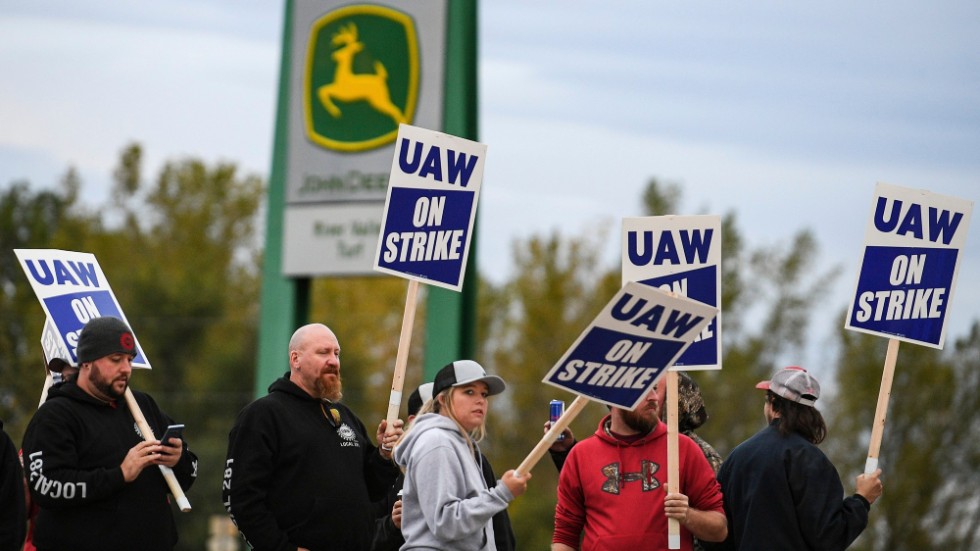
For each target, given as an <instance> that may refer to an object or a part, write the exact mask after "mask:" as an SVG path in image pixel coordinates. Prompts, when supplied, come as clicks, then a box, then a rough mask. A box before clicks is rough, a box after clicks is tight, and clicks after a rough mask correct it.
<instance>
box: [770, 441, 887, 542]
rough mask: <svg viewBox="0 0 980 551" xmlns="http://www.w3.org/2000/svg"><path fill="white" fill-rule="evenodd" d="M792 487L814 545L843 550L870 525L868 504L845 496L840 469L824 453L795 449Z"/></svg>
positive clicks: (799, 514)
mask: <svg viewBox="0 0 980 551" xmlns="http://www.w3.org/2000/svg"><path fill="white" fill-rule="evenodd" d="M790 462H791V466H790V469H791V470H792V471H794V472H792V473H791V475H790V477H789V480H790V481H791V491H792V492H793V496H794V500H795V501H796V509H797V518H799V519H800V529H801V531H802V533H803V537H804V539H805V540H806V542H807V543H808V544H809V545H810V547H811V548H812V549H819V550H825V551H843V550H844V549H847V547H848V546H849V545H851V543H853V542H854V540H855V539H857V537H858V536H859V535H860V534H861V532H862V531H864V529H865V527H867V525H868V508H867V507H865V503H864V502H863V500H861V499H859V498H856V497H854V496H851V497H848V498H846V499H844V487H843V485H842V484H841V481H840V475H838V474H837V469H836V468H834V466H833V464H832V463H831V462H830V460H829V459H827V457H826V456H824V455H823V454H822V453H820V452H817V453H812V452H807V451H799V450H798V451H796V452H794V453H793V454H792V455H791V458H790Z"/></svg>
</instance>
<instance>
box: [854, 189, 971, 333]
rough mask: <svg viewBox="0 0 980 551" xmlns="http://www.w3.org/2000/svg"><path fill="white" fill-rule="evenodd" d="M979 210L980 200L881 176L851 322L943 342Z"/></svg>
mask: <svg viewBox="0 0 980 551" xmlns="http://www.w3.org/2000/svg"><path fill="white" fill-rule="evenodd" d="M972 212H973V201H967V200H964V199H958V198H956V197H949V196H945V195H938V194H935V193H930V192H928V191H925V190H916V189H909V188H904V187H899V186H894V185H890V184H881V183H879V184H878V185H877V186H876V187H875V196H874V201H873V203H872V208H871V218H870V220H869V221H868V226H867V230H866V231H865V237H864V258H863V260H862V262H861V269H860V272H859V274H858V278H857V285H856V289H855V292H854V299H853V300H852V301H851V304H850V305H849V306H848V309H847V320H846V323H845V327H846V328H847V329H852V330H854V331H861V332H864V333H871V334H876V335H881V336H884V337H888V338H894V339H899V340H903V341H907V342H911V343H916V344H922V345H925V346H930V347H933V348H942V347H943V343H944V341H945V339H946V318H947V314H948V313H949V303H950V301H952V299H953V289H954V287H955V286H956V274H957V271H958V269H959V260H960V251H961V249H962V248H963V245H964V244H965V242H966V234H967V230H968V228H969V226H970V215H971V213H972Z"/></svg>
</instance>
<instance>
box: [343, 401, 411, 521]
mask: <svg viewBox="0 0 980 551" xmlns="http://www.w3.org/2000/svg"><path fill="white" fill-rule="evenodd" d="M347 412H348V413H349V415H350V418H351V419H352V420H353V422H354V424H355V428H354V430H357V431H360V433H361V434H362V435H363V437H364V441H365V442H364V444H365V445H364V446H363V449H364V483H365V484H366V485H367V490H368V498H369V499H370V500H371V501H378V500H380V499H383V498H384V497H385V495H386V494H387V492H388V489H389V488H391V486H392V484H394V483H395V479H396V478H398V474H399V472H400V471H399V470H398V467H397V466H396V465H395V463H394V461H392V460H390V459H385V458H384V457H381V453H380V452H379V451H378V447H377V446H375V445H374V440H373V438H372V436H373V435H374V432H370V433H369V432H368V431H367V429H366V428H365V427H364V423H362V422H361V420H360V419H359V418H358V417H357V416H356V415H354V413H353V412H352V411H350V410H349V409H348V410H347ZM389 511H390V509H389Z"/></svg>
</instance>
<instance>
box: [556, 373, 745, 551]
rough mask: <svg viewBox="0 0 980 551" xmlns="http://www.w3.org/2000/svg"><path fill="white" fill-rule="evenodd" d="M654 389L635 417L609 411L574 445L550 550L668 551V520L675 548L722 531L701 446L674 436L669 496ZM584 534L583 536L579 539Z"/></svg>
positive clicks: (721, 535) (716, 493)
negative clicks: (675, 485) (674, 486)
mask: <svg viewBox="0 0 980 551" xmlns="http://www.w3.org/2000/svg"><path fill="white" fill-rule="evenodd" d="M659 411H660V404H659V400H658V398H657V393H656V391H655V390H651V391H650V392H649V393H647V395H646V397H645V398H644V399H643V401H641V402H640V405H639V406H637V407H636V409H635V410H634V411H629V410H625V409H621V408H615V407H614V408H612V409H611V411H610V413H609V415H607V416H606V417H604V418H603V419H602V421H600V422H599V427H598V429H597V430H596V432H595V434H594V435H593V436H592V437H591V438H586V439H585V440H583V441H581V442H579V443H578V444H577V445H576V446H575V447H574V448H572V450H571V452H569V454H568V458H567V459H566V460H565V464H564V466H563V467H562V470H561V475H560V477H559V479H558V505H557V506H556V507H555V531H554V534H553V536H552V540H551V541H552V543H551V549H552V551H568V550H574V549H579V545H580V543H581V547H582V548H583V549H609V550H624V551H626V550H631V551H635V550H637V549H653V550H659V549H664V550H666V549H668V543H669V542H668V534H667V519H668V518H673V519H677V520H678V521H679V522H680V525H681V549H682V550H687V551H690V550H691V549H692V546H693V542H694V537H697V538H698V539H700V540H702V541H721V540H724V539H725V536H726V535H727V533H728V521H727V520H726V519H725V512H724V509H723V507H722V495H721V488H720V486H719V485H718V482H717V481H716V480H715V475H714V471H713V470H712V468H711V465H710V464H709V463H708V460H707V459H705V457H704V454H703V453H702V452H701V448H700V447H698V445H697V444H696V443H695V442H694V441H693V440H691V439H690V438H688V437H687V436H684V435H683V434H680V435H678V444H679V445H678V449H679V453H678V457H679V465H678V471H679V474H680V479H679V492H677V493H668V492H667V425H666V424H664V423H663V422H661V421H660V416H659V414H658V412H659ZM583 532H584V537H583Z"/></svg>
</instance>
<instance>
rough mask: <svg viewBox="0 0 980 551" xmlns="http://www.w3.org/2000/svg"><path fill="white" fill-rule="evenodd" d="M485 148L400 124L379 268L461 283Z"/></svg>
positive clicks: (458, 286) (457, 286)
mask: <svg viewBox="0 0 980 551" xmlns="http://www.w3.org/2000/svg"><path fill="white" fill-rule="evenodd" d="M486 154H487V146H486V145H484V144H481V143H478V142H473V141H469V140H465V139H463V138H458V137H456V136H450V135H448V134H443V133H441V132H435V131H433V130H426V129H423V128H417V127H414V126H409V125H407V124H402V125H400V126H399V127H398V138H397V140H396V141H395V157H394V159H393V160H392V163H391V179H390V181H389V183H388V198H387V200H386V202H385V211H384V217H383V220H382V227H381V237H380V239H379V241H378V251H377V254H376V255H375V257H374V269H375V270H377V271H379V272H385V273H388V274H393V275H398V276H401V277H406V278H408V279H415V280H418V281H420V282H423V283H428V284H431V285H437V286H439V287H445V288H447V289H452V290H454V291H459V290H461V289H462V288H463V274H464V273H465V272H466V259H467V256H468V254H469V248H470V237H471V236H472V234H473V224H474V222H475V221H476V205H477V201H478V200H479V197H480V184H481V183H482V181H483V166H484V160H485V158H486Z"/></svg>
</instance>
